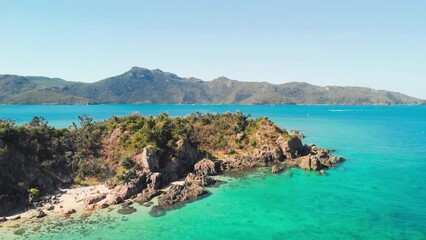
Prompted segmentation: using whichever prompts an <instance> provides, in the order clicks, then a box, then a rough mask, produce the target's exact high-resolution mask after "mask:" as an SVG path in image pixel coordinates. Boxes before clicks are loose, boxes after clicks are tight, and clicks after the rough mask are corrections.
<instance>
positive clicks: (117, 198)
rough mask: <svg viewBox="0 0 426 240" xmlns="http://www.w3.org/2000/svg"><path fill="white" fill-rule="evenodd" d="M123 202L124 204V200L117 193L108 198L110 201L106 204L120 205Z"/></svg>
mask: <svg viewBox="0 0 426 240" xmlns="http://www.w3.org/2000/svg"><path fill="white" fill-rule="evenodd" d="M122 202H123V198H121V197H120V196H118V195H117V194H116V193H114V194H112V195H110V196H109V197H108V199H107V200H106V203H107V204H108V205H115V204H120V203H122Z"/></svg>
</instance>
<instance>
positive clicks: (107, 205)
mask: <svg viewBox="0 0 426 240" xmlns="http://www.w3.org/2000/svg"><path fill="white" fill-rule="evenodd" d="M107 207H109V204H108V203H106V202H104V203H102V204H100V205H99V208H100V209H104V208H107Z"/></svg>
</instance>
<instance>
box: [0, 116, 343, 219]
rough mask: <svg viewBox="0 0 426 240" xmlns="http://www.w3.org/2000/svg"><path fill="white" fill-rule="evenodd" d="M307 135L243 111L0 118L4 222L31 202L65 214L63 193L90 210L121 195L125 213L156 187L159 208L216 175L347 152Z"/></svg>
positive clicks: (326, 162) (304, 164) (311, 166)
mask: <svg viewBox="0 0 426 240" xmlns="http://www.w3.org/2000/svg"><path fill="white" fill-rule="evenodd" d="M303 138H304V136H303V134H301V133H299V132H297V131H292V132H290V133H289V132H287V131H286V130H285V129H282V128H280V127H278V126H277V125H276V124H274V123H273V122H272V121H271V120H269V119H268V118H266V117H264V118H251V117H250V116H247V115H244V114H242V113H235V114H233V113H224V114H201V113H195V114H191V115H189V116H186V117H173V118H172V117H169V116H168V115H167V114H165V113H163V114H160V115H159V116H157V117H152V116H149V117H145V116H141V115H138V114H133V115H129V116H124V117H116V116H114V117H112V118H110V119H108V120H105V121H101V122H94V121H93V119H92V118H90V117H89V116H80V117H79V122H78V123H74V124H73V125H72V126H71V127H69V128H62V129H57V128H54V127H51V126H49V125H48V122H47V121H46V120H45V119H44V118H42V117H34V119H33V120H32V121H31V122H29V123H27V124H24V125H22V126H16V125H15V124H14V122H13V121H10V120H1V121H0V216H1V219H0V221H2V222H5V221H11V220H16V219H18V218H20V215H16V214H17V213H19V210H20V211H24V210H29V209H32V211H33V214H32V215H30V216H28V217H37V218H41V217H44V216H46V215H49V214H51V212H52V213H53V212H55V213H57V214H60V215H62V216H65V217H66V216H69V215H70V214H73V213H75V212H76V210H75V209H74V208H70V207H69V206H68V207H67V206H65V207H63V206H62V205H60V204H61V202H62V201H64V196H65V195H66V194H68V195H69V196H68V198H71V199H72V200H73V201H75V202H76V203H75V204H77V203H78V204H79V205H81V206H82V207H83V208H84V209H85V210H87V211H90V210H94V209H98V208H106V207H108V206H110V205H116V204H122V206H123V209H122V211H124V212H132V207H131V206H130V204H131V203H133V202H139V203H146V202H149V201H150V200H151V199H152V198H154V197H157V196H159V197H158V205H156V206H154V207H153V208H152V211H151V212H152V214H153V215H161V214H162V213H164V211H166V210H168V209H172V208H175V207H178V206H180V205H181V204H183V203H185V202H187V201H190V200H194V199H197V198H199V197H201V196H203V195H205V194H207V193H208V191H207V190H206V189H205V187H206V186H211V185H214V184H217V183H218V181H217V180H215V178H214V177H212V176H214V175H219V174H224V173H227V172H229V171H233V170H244V169H252V168H255V167H268V168H270V171H271V173H279V172H281V171H284V170H286V169H288V168H291V167H299V168H302V169H305V170H310V171H317V172H318V174H322V175H323V174H325V171H324V169H328V168H331V167H333V166H334V165H336V164H338V163H340V162H342V161H344V159H343V158H342V157H336V156H333V155H332V152H333V151H332V150H328V149H322V148H318V147H317V146H315V145H313V144H311V145H304V144H303V143H302V139H303ZM84 186H86V187H84ZM87 186H88V187H87ZM91 186H96V187H91ZM64 188H70V190H68V193H66V192H65V191H62V190H61V189H64ZM83 193H84V194H83ZM78 198H79V200H78V201H76V200H75V199H78ZM57 205H60V206H59V207H58V206H57ZM12 215H13V216H12ZM10 216H12V217H10Z"/></svg>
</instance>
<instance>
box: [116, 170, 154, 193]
mask: <svg viewBox="0 0 426 240" xmlns="http://www.w3.org/2000/svg"><path fill="white" fill-rule="evenodd" d="M145 187H146V173H144V172H139V173H137V174H136V176H135V177H134V178H132V179H130V180H128V181H127V182H124V183H123V184H121V185H119V186H117V187H116V188H115V189H114V192H115V193H116V195H117V196H118V197H120V198H122V199H128V198H130V197H132V196H135V195H137V194H138V193H140V192H142V190H143V189H144V188H145Z"/></svg>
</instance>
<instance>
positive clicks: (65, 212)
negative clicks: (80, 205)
mask: <svg viewBox="0 0 426 240" xmlns="http://www.w3.org/2000/svg"><path fill="white" fill-rule="evenodd" d="M76 212H77V211H76V210H75V209H68V210H65V211H63V212H62V214H61V215H62V216H63V217H69V216H70V215H71V214H74V213H76Z"/></svg>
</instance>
